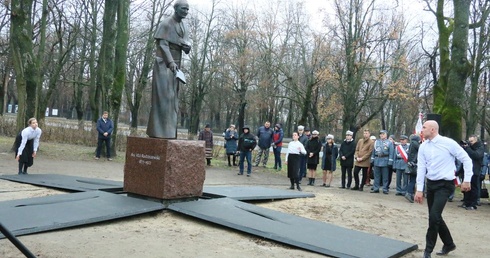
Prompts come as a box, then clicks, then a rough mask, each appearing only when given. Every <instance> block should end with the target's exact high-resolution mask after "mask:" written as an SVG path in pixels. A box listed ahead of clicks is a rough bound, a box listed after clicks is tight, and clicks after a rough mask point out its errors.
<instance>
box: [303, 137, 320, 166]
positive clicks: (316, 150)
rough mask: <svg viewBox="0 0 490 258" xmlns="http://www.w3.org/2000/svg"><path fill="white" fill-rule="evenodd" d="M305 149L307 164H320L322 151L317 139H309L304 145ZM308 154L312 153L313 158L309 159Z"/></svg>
mask: <svg viewBox="0 0 490 258" xmlns="http://www.w3.org/2000/svg"><path fill="white" fill-rule="evenodd" d="M305 149H306V157H307V159H306V163H307V164H318V163H320V151H321V150H322V142H321V141H320V139H319V138H318V137H311V139H310V140H309V141H308V142H307V143H306V146H305ZM310 153H313V156H311V157H310Z"/></svg>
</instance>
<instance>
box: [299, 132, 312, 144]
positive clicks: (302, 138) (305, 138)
mask: <svg viewBox="0 0 490 258" xmlns="http://www.w3.org/2000/svg"><path fill="white" fill-rule="evenodd" d="M310 138H311V134H310V135H306V134H302V135H300V136H299V139H298V141H300V142H301V144H303V146H306V143H307V142H308V141H309V140H310Z"/></svg>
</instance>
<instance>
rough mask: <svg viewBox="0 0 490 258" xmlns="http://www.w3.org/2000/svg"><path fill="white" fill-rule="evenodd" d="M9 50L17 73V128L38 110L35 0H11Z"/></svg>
mask: <svg viewBox="0 0 490 258" xmlns="http://www.w3.org/2000/svg"><path fill="white" fill-rule="evenodd" d="M10 10H11V11H10V27H11V33H10V51H11V54H12V57H13V58H12V62H13V65H14V70H15V74H16V84H17V97H18V103H19V104H18V105H19V110H18V113H17V131H20V130H21V129H22V128H24V126H25V125H26V122H27V119H28V118H29V117H33V116H34V115H35V113H36V89H37V83H38V80H37V78H38V74H39V69H38V67H37V64H38V63H37V61H36V56H35V54H34V43H33V41H32V39H33V37H34V35H33V31H34V28H33V26H32V14H33V0H12V1H11V2H10Z"/></svg>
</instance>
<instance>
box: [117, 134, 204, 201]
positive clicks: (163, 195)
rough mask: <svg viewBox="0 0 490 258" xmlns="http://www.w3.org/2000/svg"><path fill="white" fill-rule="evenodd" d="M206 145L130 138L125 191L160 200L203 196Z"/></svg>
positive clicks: (194, 142) (197, 142)
mask: <svg viewBox="0 0 490 258" xmlns="http://www.w3.org/2000/svg"><path fill="white" fill-rule="evenodd" d="M204 157H205V156H204V141H187V140H174V139H160V138H142V137H131V136H130V137H128V144H127V148H126V163H125V164H124V191H126V192H128V193H133V194H138V195H143V196H148V197H153V198H158V199H180V198H189V197H197V196H201V195H202V188H203V185H204V179H205V175H206V171H205V167H204Z"/></svg>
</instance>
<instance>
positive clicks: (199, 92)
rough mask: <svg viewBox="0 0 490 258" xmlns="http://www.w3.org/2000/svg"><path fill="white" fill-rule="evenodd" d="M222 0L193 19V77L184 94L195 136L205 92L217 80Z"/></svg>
mask: <svg viewBox="0 0 490 258" xmlns="http://www.w3.org/2000/svg"><path fill="white" fill-rule="evenodd" d="M217 4H218V2H217V1H216V0H213V2H212V6H211V11H210V13H209V14H208V15H199V16H198V15H196V16H194V17H193V18H191V19H190V26H189V28H190V31H191V39H192V52H191V54H190V56H189V57H190V68H189V70H190V71H191V72H190V77H189V83H188V84H187V85H186V86H185V88H186V90H185V91H186V92H185V93H184V95H185V96H186V98H187V101H182V102H183V103H188V105H187V107H188V108H187V109H188V112H189V113H188V117H189V137H193V134H194V133H196V132H197V131H198V129H199V122H200V116H199V114H200V113H201V111H202V108H203V103H204V99H205V96H206V95H207V94H208V93H209V91H210V89H211V87H212V85H213V84H214V83H215V82H214V78H215V73H216V70H217V69H216V62H215V58H216V56H217V55H218V53H219V52H220V51H221V50H220V49H219V44H218V43H217V39H219V37H220V35H219V33H220V30H218V27H217V26H216V19H217V17H216V6H217Z"/></svg>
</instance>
